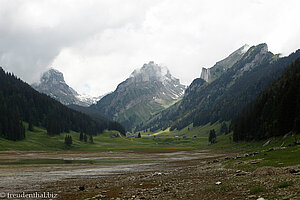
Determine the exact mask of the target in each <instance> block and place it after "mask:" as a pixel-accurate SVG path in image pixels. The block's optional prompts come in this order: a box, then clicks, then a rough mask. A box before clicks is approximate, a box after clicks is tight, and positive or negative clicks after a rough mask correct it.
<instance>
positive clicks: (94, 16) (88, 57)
mask: <svg viewBox="0 0 300 200" xmlns="http://www.w3.org/2000/svg"><path fill="white" fill-rule="evenodd" d="M0 1H1V4H0V34H1V37H0V65H2V66H4V67H5V68H6V69H8V70H10V71H13V72H14V73H16V74H17V75H19V76H20V77H21V78H23V79H25V80H26V81H28V82H33V81H36V80H37V79H38V77H39V76H40V73H41V72H43V71H45V70H46V69H47V68H49V67H51V66H52V67H54V68H56V69H58V70H60V71H62V72H63V73H64V75H65V78H66V81H67V83H68V84H69V85H71V86H72V87H73V88H75V89H76V90H78V91H79V92H80V93H88V94H92V95H94V96H96V95H100V94H103V93H105V92H108V91H111V90H113V89H115V88H116V86H117V84H118V83H120V82H121V81H123V80H125V79H126V78H127V77H128V76H129V75H130V73H131V72H132V71H133V70H134V69H136V68H140V67H141V66H142V65H143V64H144V63H146V62H149V61H150V60H153V61H155V62H157V63H160V64H162V65H164V66H167V67H168V68H169V69H170V71H171V73H172V74H173V75H174V76H175V77H178V78H180V79H181V81H182V82H183V83H185V84H189V83H190V82H191V81H192V80H193V79H194V78H196V77H199V76H200V72H201V68H202V67H203V66H205V67H211V66H212V65H213V64H214V63H215V62H217V61H219V60H221V59H222V58H224V57H226V56H227V55H229V54H230V53H231V52H232V51H234V50H236V49H237V48H239V47H240V46H242V45H244V44H245V43H248V44H250V45H254V44H258V43H261V42H266V43H268V45H269V47H270V50H271V51H273V52H274V53H283V54H284V55H286V54H289V53H290V52H292V51H294V50H296V49H297V48H299V47H300V38H299V37H298V36H299V35H300V25H298V19H299V17H300V13H299V12H298V9H297V8H299V6H300V3H299V1H297V0H287V1H280V0H273V1H271V0H264V1H259V0H255V1H254V0H245V1H240V0H228V1H222V0H202V1H199V0H186V1H184V2H183V1H180V0H156V1H146V0H128V1H126V3H124V1H122V0H109V1H108V0H107V1H92V0H88V1H87V0H82V1H81V0H77V1H67V0H60V1H58V0H57V1H55V0H51V1H50V0H48V1H46V0H36V1H30V0H29V1H11V0H8V1H3V0H0Z"/></svg>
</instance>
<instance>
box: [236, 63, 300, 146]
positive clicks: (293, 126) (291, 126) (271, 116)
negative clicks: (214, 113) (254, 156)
mask: <svg viewBox="0 0 300 200" xmlns="http://www.w3.org/2000/svg"><path fill="white" fill-rule="evenodd" d="M231 126H232V128H233V131H234V134H233V140H234V141H240V140H246V141H247V140H260V139H265V138H269V137H272V136H281V135H284V134H286V133H289V132H291V131H294V132H298V133H299V132H300V58H298V59H297V60H296V61H295V62H294V63H293V64H292V65H291V66H289V67H288V68H287V69H286V71H285V73H284V74H283V76H281V77H280V78H279V79H278V80H276V81H275V82H274V83H273V84H272V86H271V87H269V88H268V89H267V90H265V91H264V92H263V93H262V94H261V95H260V96H259V97H258V98H257V99H256V100H255V101H253V102H252V103H250V104H249V105H248V106H247V107H246V108H245V109H244V110H243V111H242V112H241V113H240V114H239V115H238V116H237V117H235V118H234V119H233V120H232V124H231Z"/></svg>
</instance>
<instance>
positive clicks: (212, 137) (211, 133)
mask: <svg viewBox="0 0 300 200" xmlns="http://www.w3.org/2000/svg"><path fill="white" fill-rule="evenodd" d="M216 139H217V136H216V131H215V129H212V130H210V131H209V138H208V141H209V142H210V143H211V144H214V143H216Z"/></svg>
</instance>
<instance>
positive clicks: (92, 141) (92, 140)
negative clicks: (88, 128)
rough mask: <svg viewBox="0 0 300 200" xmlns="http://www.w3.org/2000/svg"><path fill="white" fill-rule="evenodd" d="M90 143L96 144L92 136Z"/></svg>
mask: <svg viewBox="0 0 300 200" xmlns="http://www.w3.org/2000/svg"><path fill="white" fill-rule="evenodd" d="M90 143H92V144H93V143H94V139H93V136H92V135H90Z"/></svg>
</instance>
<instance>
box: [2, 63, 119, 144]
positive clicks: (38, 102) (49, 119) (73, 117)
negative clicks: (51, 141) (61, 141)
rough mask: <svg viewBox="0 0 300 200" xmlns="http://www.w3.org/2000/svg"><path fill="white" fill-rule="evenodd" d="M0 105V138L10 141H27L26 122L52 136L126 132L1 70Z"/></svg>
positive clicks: (117, 125) (30, 126)
mask: <svg viewBox="0 0 300 200" xmlns="http://www.w3.org/2000/svg"><path fill="white" fill-rule="evenodd" d="M0 102H1V103H0V137H3V138H6V139H9V140H21V139H24V138H25V137H26V136H25V127H24V125H23V122H28V124H29V128H30V129H32V128H33V126H38V127H45V128H46V129H47V133H48V134H49V135H56V134H59V133H61V132H67V133H68V132H69V131H71V130H72V131H76V132H80V131H82V132H84V133H86V134H88V135H97V134H98V133H102V132H103V130H104V129H111V130H120V131H124V130H123V129H122V126H121V125H120V124H118V123H115V122H110V123H108V122H101V121H100V120H99V121H95V120H93V119H92V118H91V117H90V116H88V115H86V114H83V113H81V112H78V111H74V110H72V109H70V108H68V107H66V106H64V105H62V104H61V103H59V102H58V101H56V100H54V99H52V98H50V97H49V96H47V95H45V94H41V93H39V92H37V91H36V90H34V89H33V88H31V86H29V85H28V84H27V83H25V82H23V81H22V80H20V79H19V78H17V77H16V76H15V75H14V74H12V73H6V72H5V71H4V70H3V69H2V68H1V67H0Z"/></svg>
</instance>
